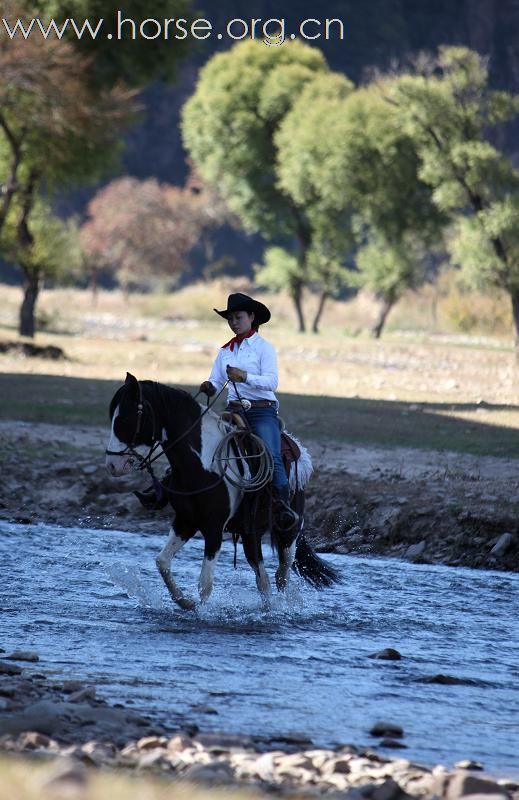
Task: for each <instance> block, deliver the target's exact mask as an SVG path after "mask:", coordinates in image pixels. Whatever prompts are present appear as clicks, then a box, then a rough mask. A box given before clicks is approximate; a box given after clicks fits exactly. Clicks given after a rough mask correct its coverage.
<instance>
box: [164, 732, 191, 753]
mask: <svg viewBox="0 0 519 800" xmlns="http://www.w3.org/2000/svg"><path fill="white" fill-rule="evenodd" d="M190 747H193V740H192V739H191V738H190V737H189V736H186V735H185V734H183V733H179V734H177V736H173V737H172V738H171V739H170V740H169V742H168V744H167V748H168V750H169V751H170V753H181V752H182V751H183V750H188V749H189V748H190Z"/></svg>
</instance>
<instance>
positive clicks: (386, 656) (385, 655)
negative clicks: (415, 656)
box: [368, 647, 402, 661]
mask: <svg viewBox="0 0 519 800" xmlns="http://www.w3.org/2000/svg"><path fill="white" fill-rule="evenodd" d="M368 658H380V659H381V660H383V661H399V660H400V659H401V658H402V656H401V655H400V653H399V652H398V650H394V649H393V648H392V647H385V648H384V650H379V651H378V652H377V653H372V654H371V655H370V656H368Z"/></svg>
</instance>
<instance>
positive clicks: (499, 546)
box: [490, 533, 514, 558]
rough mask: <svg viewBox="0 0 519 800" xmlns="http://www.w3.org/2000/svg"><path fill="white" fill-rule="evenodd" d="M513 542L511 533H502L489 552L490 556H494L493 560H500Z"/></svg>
mask: <svg viewBox="0 0 519 800" xmlns="http://www.w3.org/2000/svg"><path fill="white" fill-rule="evenodd" d="M513 540H514V537H513V536H512V534H511V533H502V534H501V536H500V537H499V539H498V540H497V542H496V543H495V545H494V546H493V548H492V550H491V551H490V555H491V556H494V557H495V558H500V557H501V556H503V555H504V554H505V553H506V551H507V550H508V548H509V547H510V545H511V544H512V542H513Z"/></svg>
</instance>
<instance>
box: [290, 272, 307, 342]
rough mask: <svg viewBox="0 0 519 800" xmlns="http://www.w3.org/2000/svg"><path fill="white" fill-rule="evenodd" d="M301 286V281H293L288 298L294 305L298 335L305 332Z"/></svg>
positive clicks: (302, 284)
mask: <svg viewBox="0 0 519 800" xmlns="http://www.w3.org/2000/svg"><path fill="white" fill-rule="evenodd" d="M303 286H304V283H303V281H302V280H300V279H297V280H293V281H292V282H291V284H290V297H291V298H292V302H293V303H294V308H295V310H296V315H297V324H298V331H299V333H304V332H305V330H306V325H305V315H304V312H303Z"/></svg>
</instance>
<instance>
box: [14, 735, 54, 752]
mask: <svg viewBox="0 0 519 800" xmlns="http://www.w3.org/2000/svg"><path fill="white" fill-rule="evenodd" d="M51 742H52V739H50V738H49V737H48V736H45V735H44V734H43V733H38V732H37V731H27V732H26V733H22V734H21V735H20V736H19V737H18V743H19V745H20V747H21V748H22V749H23V750H38V749H40V748H44V749H47V748H48V747H50V745H51Z"/></svg>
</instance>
